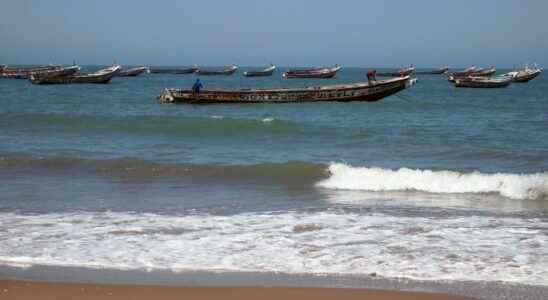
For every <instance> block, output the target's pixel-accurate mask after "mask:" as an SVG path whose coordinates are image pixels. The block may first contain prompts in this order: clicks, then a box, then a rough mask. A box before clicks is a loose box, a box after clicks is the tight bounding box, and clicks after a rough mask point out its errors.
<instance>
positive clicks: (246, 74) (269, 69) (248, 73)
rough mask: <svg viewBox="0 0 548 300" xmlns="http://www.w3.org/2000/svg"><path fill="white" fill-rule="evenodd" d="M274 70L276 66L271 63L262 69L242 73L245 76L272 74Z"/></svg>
mask: <svg viewBox="0 0 548 300" xmlns="http://www.w3.org/2000/svg"><path fill="white" fill-rule="evenodd" d="M275 70H276V66H275V65H272V64H271V65H270V67H268V68H266V69H263V70H258V71H245V72H244V73H243V75H244V76H246V77H260V76H272V74H273V73H274V71H275Z"/></svg>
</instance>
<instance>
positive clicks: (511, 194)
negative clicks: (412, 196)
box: [318, 163, 548, 199]
mask: <svg viewBox="0 0 548 300" xmlns="http://www.w3.org/2000/svg"><path fill="white" fill-rule="evenodd" d="M329 172H330V173H331V176H330V177H329V178H328V179H326V180H323V181H321V182H319V183H318V186H320V187H324V188H331V189H346V190H366V191H376V192H378V191H404V190H415V191H423V192H428V193H499V194H500V195H502V196H504V197H508V198H512V199H538V198H542V197H546V196H547V195H548V174H547V173H537V174H505V173H496V174H484V173H480V172H472V173H459V172H454V171H431V170H416V169H408V168H401V169H398V170H389V169H382V168H368V167H352V166H349V165H346V164H341V163H333V164H331V165H330V166H329Z"/></svg>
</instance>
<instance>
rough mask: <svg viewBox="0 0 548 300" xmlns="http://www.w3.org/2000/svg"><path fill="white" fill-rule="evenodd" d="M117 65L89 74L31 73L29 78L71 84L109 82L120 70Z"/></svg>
mask: <svg viewBox="0 0 548 300" xmlns="http://www.w3.org/2000/svg"><path fill="white" fill-rule="evenodd" d="M120 69H121V67H120V66H119V65H113V66H112V67H109V68H106V69H102V70H99V71H97V72H94V73H89V74H78V75H70V76H47V75H46V76H40V75H39V74H35V73H33V74H31V75H30V77H29V80H30V82H31V83H33V84H72V83H100V84H102V83H109V82H110V80H111V79H112V77H114V76H116V75H117V74H118V72H120Z"/></svg>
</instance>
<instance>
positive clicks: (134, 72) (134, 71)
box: [116, 67, 148, 77]
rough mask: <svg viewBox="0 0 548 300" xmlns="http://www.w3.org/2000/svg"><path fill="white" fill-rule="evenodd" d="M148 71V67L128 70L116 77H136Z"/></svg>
mask: <svg viewBox="0 0 548 300" xmlns="http://www.w3.org/2000/svg"><path fill="white" fill-rule="evenodd" d="M147 71H148V68H147V67H136V68H131V69H127V70H123V69H122V70H121V71H120V72H119V73H118V75H116V76H119V77H135V76H139V75H141V74H143V73H145V72H147Z"/></svg>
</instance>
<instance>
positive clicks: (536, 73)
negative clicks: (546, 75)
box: [512, 70, 542, 82]
mask: <svg viewBox="0 0 548 300" xmlns="http://www.w3.org/2000/svg"><path fill="white" fill-rule="evenodd" d="M540 73H542V70H535V71H534V72H530V73H528V74H524V75H521V74H520V73H519V72H518V73H517V74H516V75H515V76H514V77H513V78H512V81H513V82H529V81H531V80H533V79H535V78H536V77H537V76H539V75H540Z"/></svg>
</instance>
